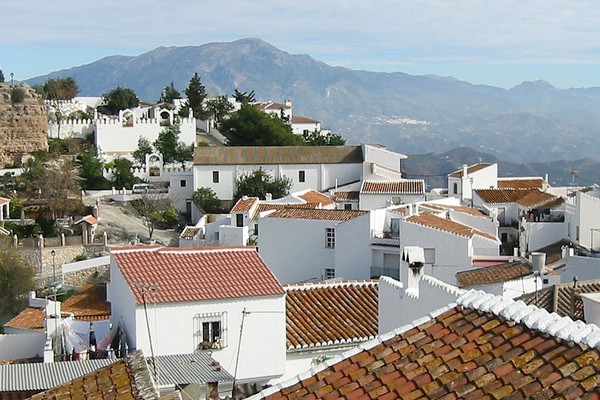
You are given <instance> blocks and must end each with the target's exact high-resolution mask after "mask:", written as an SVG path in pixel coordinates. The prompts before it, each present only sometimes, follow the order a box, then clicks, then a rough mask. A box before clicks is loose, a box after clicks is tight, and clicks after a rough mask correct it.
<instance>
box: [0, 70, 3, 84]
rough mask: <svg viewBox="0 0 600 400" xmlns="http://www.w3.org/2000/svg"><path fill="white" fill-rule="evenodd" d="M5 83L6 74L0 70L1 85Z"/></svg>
mask: <svg viewBox="0 0 600 400" xmlns="http://www.w3.org/2000/svg"><path fill="white" fill-rule="evenodd" d="M2 82H4V74H3V73H2V70H1V69H0V83H2Z"/></svg>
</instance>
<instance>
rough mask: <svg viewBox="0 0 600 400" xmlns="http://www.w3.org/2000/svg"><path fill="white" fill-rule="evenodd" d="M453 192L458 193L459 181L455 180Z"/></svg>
mask: <svg viewBox="0 0 600 400" xmlns="http://www.w3.org/2000/svg"><path fill="white" fill-rule="evenodd" d="M452 193H454V194H458V183H456V182H454V186H453V188H452Z"/></svg>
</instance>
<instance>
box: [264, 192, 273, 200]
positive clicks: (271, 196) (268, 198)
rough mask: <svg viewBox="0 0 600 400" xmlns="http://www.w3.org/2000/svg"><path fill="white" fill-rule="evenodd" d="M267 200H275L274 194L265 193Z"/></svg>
mask: <svg viewBox="0 0 600 400" xmlns="http://www.w3.org/2000/svg"><path fill="white" fill-rule="evenodd" d="M265 200H266V201H271V200H273V195H272V194H271V193H265Z"/></svg>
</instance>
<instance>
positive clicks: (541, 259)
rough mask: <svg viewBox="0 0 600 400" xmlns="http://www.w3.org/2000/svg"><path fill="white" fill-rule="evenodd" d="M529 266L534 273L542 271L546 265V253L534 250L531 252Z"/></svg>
mask: <svg viewBox="0 0 600 400" xmlns="http://www.w3.org/2000/svg"><path fill="white" fill-rule="evenodd" d="M531 266H532V267H533V272H534V273H542V271H543V270H544V267H545V266H546V253H542V252H539V251H534V252H533V253H531Z"/></svg>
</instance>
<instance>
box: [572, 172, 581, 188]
mask: <svg viewBox="0 0 600 400" xmlns="http://www.w3.org/2000/svg"><path fill="white" fill-rule="evenodd" d="M578 181H579V171H577V170H576V169H572V170H571V183H572V184H573V185H575V184H576V183H577V182H578Z"/></svg>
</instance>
